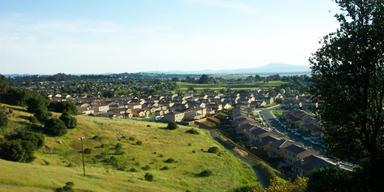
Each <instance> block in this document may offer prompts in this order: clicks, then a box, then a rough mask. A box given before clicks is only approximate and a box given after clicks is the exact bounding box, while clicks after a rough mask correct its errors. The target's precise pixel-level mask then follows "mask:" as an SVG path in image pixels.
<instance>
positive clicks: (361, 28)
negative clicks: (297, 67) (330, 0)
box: [310, 0, 384, 191]
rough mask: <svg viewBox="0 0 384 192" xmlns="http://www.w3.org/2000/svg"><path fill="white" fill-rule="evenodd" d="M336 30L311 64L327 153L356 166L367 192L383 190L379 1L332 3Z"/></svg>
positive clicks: (383, 7) (383, 6)
mask: <svg viewBox="0 0 384 192" xmlns="http://www.w3.org/2000/svg"><path fill="white" fill-rule="evenodd" d="M336 3H337V4H338V5H339V6H340V7H341V10H342V12H341V13H340V14H337V15H336V18H337V19H338V21H339V22H340V28H339V29H337V31H336V32H334V33H331V34H329V35H327V36H325V37H324V39H323V40H322V41H321V44H322V47H321V48H320V49H319V50H317V52H316V53H314V54H313V56H312V58H311V59H310V62H311V69H312V77H313V85H312V92H313V94H314V96H315V99H316V100H317V101H318V102H319V104H320V108H319V114H320V117H321V121H322V123H323V126H324V128H325V142H326V145H327V149H328V150H329V152H331V153H332V154H334V155H335V156H337V157H339V158H341V159H347V160H350V161H354V162H356V163H358V164H360V165H361V167H362V170H363V171H362V172H361V174H363V175H361V176H362V178H366V179H367V181H368V182H372V183H370V185H367V187H371V189H372V190H376V189H377V188H378V187H380V188H382V187H383V186H384V184H383V181H382V180H380V179H379V178H380V175H381V174H382V172H383V171H384V165H383V162H384V111H383V102H384V1H383V0H336ZM367 190H368V191H369V189H368V188H367Z"/></svg>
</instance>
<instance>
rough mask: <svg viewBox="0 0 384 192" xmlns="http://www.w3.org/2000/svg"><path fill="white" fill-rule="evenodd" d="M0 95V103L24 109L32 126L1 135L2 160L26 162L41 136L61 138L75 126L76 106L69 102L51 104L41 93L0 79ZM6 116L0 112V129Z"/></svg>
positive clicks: (0, 154) (42, 138) (40, 145)
mask: <svg viewBox="0 0 384 192" xmlns="http://www.w3.org/2000/svg"><path fill="white" fill-rule="evenodd" d="M0 85H1V86H0V87H1V90H0V92H1V95H0V102H3V103H7V104H11V105H20V106H25V107H26V109H27V111H28V112H30V113H32V114H33V116H32V117H30V118H29V120H30V121H31V123H32V125H31V126H30V127H28V128H25V129H24V130H18V131H16V132H15V133H12V134H10V135H7V136H5V140H4V141H3V142H2V143H0V157H1V158H3V159H7V160H11V161H19V162H30V161H32V160H33V159H34V157H33V153H34V151H35V150H37V149H39V148H40V147H42V145H43V143H44V136H43V135H42V133H44V134H47V135H50V136H61V135H64V134H66V133H67V129H71V128H75V127H76V125H77V121H76V118H75V117H74V115H76V113H77V110H76V107H75V106H74V105H73V104H72V103H69V102H62V103H61V102H52V103H50V101H49V99H48V98H47V97H45V96H43V95H41V94H38V93H35V92H32V91H29V90H27V89H20V88H15V87H11V86H9V85H8V84H7V83H6V82H5V78H2V76H0ZM48 109H51V110H52V111H55V112H60V113H62V114H61V116H60V117H59V118H55V117H53V116H52V113H51V112H50V111H49V110H48ZM7 121H8V120H7V116H6V114H5V113H4V112H0V126H5V125H6V123H7Z"/></svg>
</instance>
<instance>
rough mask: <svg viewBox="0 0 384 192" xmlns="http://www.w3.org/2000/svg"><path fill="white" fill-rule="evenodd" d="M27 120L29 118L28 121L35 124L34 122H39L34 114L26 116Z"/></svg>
mask: <svg viewBox="0 0 384 192" xmlns="http://www.w3.org/2000/svg"><path fill="white" fill-rule="evenodd" d="M28 120H29V122H31V123H32V124H35V123H38V122H39V120H38V119H37V118H36V117H35V116H34V115H32V116H29V117H28Z"/></svg>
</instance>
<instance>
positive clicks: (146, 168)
mask: <svg viewBox="0 0 384 192" xmlns="http://www.w3.org/2000/svg"><path fill="white" fill-rule="evenodd" d="M141 169H142V170H149V169H151V167H150V166H149V165H146V166H144V167H142V168H141Z"/></svg>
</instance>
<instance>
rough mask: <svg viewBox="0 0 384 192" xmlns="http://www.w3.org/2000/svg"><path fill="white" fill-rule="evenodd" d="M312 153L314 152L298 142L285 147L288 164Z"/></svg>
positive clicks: (285, 157)
mask: <svg viewBox="0 0 384 192" xmlns="http://www.w3.org/2000/svg"><path fill="white" fill-rule="evenodd" d="M309 155H312V152H311V151H309V150H307V149H305V148H304V147H302V146H299V145H297V144H292V145H289V146H287V147H286V148H285V155H284V160H285V162H286V163H287V164H290V165H292V164H294V163H295V162H296V161H300V160H302V159H304V158H305V157H307V156H309Z"/></svg>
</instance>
